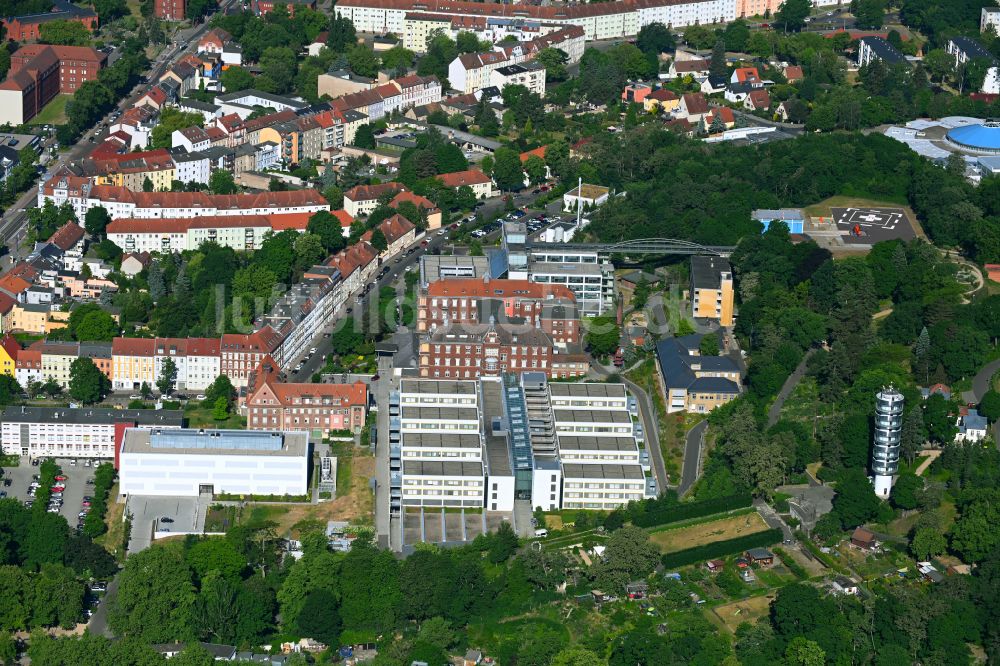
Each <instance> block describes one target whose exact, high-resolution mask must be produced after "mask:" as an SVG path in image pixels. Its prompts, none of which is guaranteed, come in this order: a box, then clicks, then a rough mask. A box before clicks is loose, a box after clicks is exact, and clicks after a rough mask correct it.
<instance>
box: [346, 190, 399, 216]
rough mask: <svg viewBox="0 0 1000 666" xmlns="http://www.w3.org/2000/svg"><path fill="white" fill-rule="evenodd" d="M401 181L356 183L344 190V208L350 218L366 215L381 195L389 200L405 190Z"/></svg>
mask: <svg viewBox="0 0 1000 666" xmlns="http://www.w3.org/2000/svg"><path fill="white" fill-rule="evenodd" d="M407 191H408V190H407V188H406V186H405V185H403V184H402V183H395V182H391V183H381V184H379V185H357V186H355V187H352V188H351V189H349V190H347V191H346V192H344V210H345V211H347V214H348V215H350V216H351V217H352V218H357V217H360V216H362V215H368V214H369V213H371V212H372V211H373V210H375V208H376V207H377V206H378V203H379V200H380V199H382V198H383V197H384V198H385V199H386V200H391V199H392V198H393V197H395V196H396V195H397V194H399V193H400V192H407Z"/></svg>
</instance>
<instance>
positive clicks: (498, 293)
mask: <svg viewBox="0 0 1000 666" xmlns="http://www.w3.org/2000/svg"><path fill="white" fill-rule="evenodd" d="M427 295H428V296H442V297H456V296H466V297H472V298H521V299H543V298H550V297H551V298H561V299H566V300H568V301H572V302H574V303H575V302H576V296H574V295H573V292H572V291H570V289H569V288H568V287H564V286H562V285H552V284H540V283H538V282H532V281H530V280H480V279H476V278H466V279H448V280H438V281H437V282H431V283H430V284H429V285H428V286H427Z"/></svg>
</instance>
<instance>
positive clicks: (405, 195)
mask: <svg viewBox="0 0 1000 666" xmlns="http://www.w3.org/2000/svg"><path fill="white" fill-rule="evenodd" d="M404 201H409V202H410V203H412V204H413V205H415V206H416V207H417V208H423V209H424V210H437V206H436V205H434V202H433V201H431V200H430V199H428V198H427V197H422V196H420V195H419V194H414V193H413V192H400V193H399V194H397V195H396V196H395V197H394V198H393V200H392V201H390V202H389V206H390V207H391V208H399V204H401V203H403V202H404ZM344 214H345V215H347V213H346V212H345V213H344Z"/></svg>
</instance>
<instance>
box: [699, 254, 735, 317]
mask: <svg viewBox="0 0 1000 666" xmlns="http://www.w3.org/2000/svg"><path fill="white" fill-rule="evenodd" d="M733 301H734V294H733V269H732V266H730V265H729V262H728V261H726V260H725V259H723V258H722V257H715V256H709V257H703V256H693V257H691V315H692V316H693V317H694V318H696V319H715V320H716V321H718V322H719V325H720V326H727V327H728V326H732V325H733V319H734V313H733V305H734V303H733Z"/></svg>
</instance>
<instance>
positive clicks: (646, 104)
mask: <svg viewBox="0 0 1000 666" xmlns="http://www.w3.org/2000/svg"><path fill="white" fill-rule="evenodd" d="M680 103H681V98H680V97H678V96H677V93H675V92H674V91H673V90H667V89H666V88H660V89H659V90H654V91H653V92H651V93H649V94H648V95H646V98H645V99H644V100H643V101H642V105H643V109H645V111H646V113H656V112H657V111H664V112H667V113H669V112H670V111H673V110H674V109H676V108H677V107H678V106H679V105H680Z"/></svg>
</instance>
